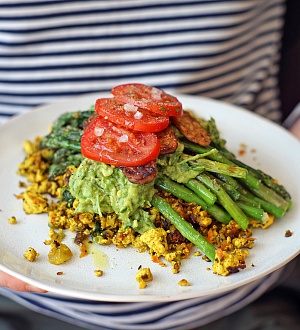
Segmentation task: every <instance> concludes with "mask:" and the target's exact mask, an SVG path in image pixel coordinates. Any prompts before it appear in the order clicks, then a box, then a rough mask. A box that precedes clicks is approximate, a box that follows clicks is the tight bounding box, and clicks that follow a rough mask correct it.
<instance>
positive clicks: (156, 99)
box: [111, 84, 182, 116]
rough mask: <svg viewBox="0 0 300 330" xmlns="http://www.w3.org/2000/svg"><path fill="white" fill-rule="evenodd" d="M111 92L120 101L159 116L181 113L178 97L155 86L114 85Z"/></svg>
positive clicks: (179, 114) (178, 114)
mask: <svg viewBox="0 0 300 330" xmlns="http://www.w3.org/2000/svg"><path fill="white" fill-rule="evenodd" d="M111 93H112V94H113V95H114V97H115V98H116V99H117V100H119V101H121V102H124V103H127V104H133V105H136V106H138V107H140V108H143V109H147V110H149V111H152V112H155V113H158V114H160V115H161V116H181V115H182V104H181V103H180V102H179V101H178V99H177V98H176V97H175V96H172V95H169V94H167V93H165V92H164V91H163V90H161V89H158V88H156V87H152V86H147V85H143V84H124V85H118V86H116V87H114V88H113V89H112V90H111Z"/></svg>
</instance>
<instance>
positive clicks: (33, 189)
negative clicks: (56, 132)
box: [17, 139, 273, 288]
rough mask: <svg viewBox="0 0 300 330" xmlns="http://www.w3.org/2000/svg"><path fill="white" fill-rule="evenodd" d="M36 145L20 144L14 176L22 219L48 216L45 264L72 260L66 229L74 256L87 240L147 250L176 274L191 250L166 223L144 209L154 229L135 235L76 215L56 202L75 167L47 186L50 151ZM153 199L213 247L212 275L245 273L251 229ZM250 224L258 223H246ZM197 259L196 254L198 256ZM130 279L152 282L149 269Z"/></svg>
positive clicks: (114, 223)
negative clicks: (17, 178) (23, 155)
mask: <svg viewBox="0 0 300 330" xmlns="http://www.w3.org/2000/svg"><path fill="white" fill-rule="evenodd" d="M39 141H40V139H36V140H35V141H34V142H29V141H26V142H25V143H24V149H25V152H26V158H25V160H24V161H23V162H22V163H21V164H20V165H19V169H18V174H20V175H23V176H25V177H26V180H27V182H28V183H29V185H28V186H27V185H25V184H24V185H22V187H23V188H24V189H25V191H24V192H23V193H22V194H20V195H19V196H17V198H22V199H23V208H24V210H25V212H26V214H40V213H47V214H48V225H49V227H50V231H49V238H50V239H49V240H47V241H45V244H47V245H49V246H50V252H49V254H48V259H49V262H50V263H52V264H56V265H59V264H62V263H64V262H66V261H67V260H69V259H70V258H71V257H72V252H71V250H70V249H69V247H68V246H66V245H65V244H63V243H62V240H63V237H64V234H63V231H64V230H65V229H68V230H70V231H71V232H74V233H76V238H75V240H74V242H75V244H77V245H78V246H79V247H80V251H81V253H80V257H84V256H85V255H86V254H87V253H88V252H87V249H86V247H85V243H84V240H85V239H86V238H87V237H90V238H91V240H92V241H94V242H96V243H98V244H101V245H109V244H114V245H115V246H116V247H118V248H127V247H133V248H137V249H138V251H139V252H145V251H148V252H149V253H150V255H151V259H152V261H153V262H155V263H158V264H159V265H161V266H164V267H165V266H167V265H166V263H165V262H164V261H166V262H167V263H169V264H170V265H171V270H172V272H173V273H174V274H177V273H179V272H180V267H181V262H182V259H188V258H189V257H190V252H191V249H192V246H193V245H192V244H191V243H190V242H189V241H188V240H187V239H186V238H184V237H183V236H182V235H181V233H180V232H179V231H178V230H177V229H176V228H175V227H174V226H173V225H172V224H171V223H170V221H169V220H168V219H166V218H164V217H163V216H162V215H161V214H160V213H159V212H158V211H157V210H156V209H155V208H153V207H150V208H147V212H149V214H150V215H151V216H153V218H155V220H154V225H155V227H156V228H153V229H150V230H148V231H146V232H144V233H143V234H141V235H140V234H138V233H137V232H135V231H134V230H133V229H131V228H127V229H124V228H122V224H121V221H120V220H119V219H118V217H117V215H116V214H115V213H109V214H101V215H98V214H91V213H80V214H78V213H76V212H75V209H76V207H77V206H78V201H77V200H76V199H75V200H74V199H72V200H68V201H66V200H62V198H61V197H62V196H63V193H64V191H65V187H66V186H67V183H68V180H69V178H70V175H71V174H72V173H74V171H76V168H75V167H74V166H73V167H69V168H68V170H67V171H66V173H65V175H62V176H58V177H57V178H55V179H54V180H53V181H49V180H48V170H49V166H50V161H49V159H51V155H52V151H48V150H45V149H43V150H40V149H39V148H38V144H39ZM159 194H160V195H161V196H162V197H163V198H165V199H166V200H167V201H168V202H169V203H170V204H171V205H172V207H173V208H174V209H175V210H176V211H177V212H178V213H179V214H180V216H181V217H183V218H184V219H185V220H186V221H187V222H189V223H190V224H192V225H193V227H194V228H195V229H196V230H197V231H199V233H200V234H201V235H203V236H204V237H206V238H207V240H208V241H209V242H210V243H212V244H213V245H214V246H215V247H216V248H217V253H216V260H215V262H214V263H213V266H212V269H213V271H214V273H216V274H219V275H224V276H227V275H228V274H230V273H234V272H236V271H238V270H239V269H242V268H245V256H246V255H247V254H248V253H249V252H248V251H247V249H251V248H252V247H253V244H254V239H253V238H252V237H251V235H252V231H251V227H249V228H247V230H245V231H243V230H242V229H241V228H240V227H239V226H238V225H237V223H236V222H234V221H231V222H230V223H229V224H227V225H225V224H221V223H219V222H216V221H215V220H213V219H212V218H211V217H210V216H209V215H208V214H207V212H206V211H205V210H203V209H202V208H201V207H200V206H199V205H196V204H194V203H187V202H183V201H182V200H180V199H178V198H175V197H174V196H172V195H171V194H169V193H163V192H160V193H159ZM49 196H51V197H55V198H58V201H56V202H53V201H52V202H50V201H49V200H48V197H49ZM71 197H72V196H71ZM272 221H273V219H272V217H271V216H270V217H269V219H268V222H267V223H266V224H264V225H263V226H264V228H266V227H267V226H268V225H269V224H271V223H272ZM252 225H253V226H255V225H258V224H256V223H255V222H252ZM200 254H201V253H200V252H199V253H198V255H200ZM32 256H33V254H32ZM28 257H29V258H31V257H30V252H28ZM202 259H203V260H207V257H206V256H203V257H202ZM207 261H208V260H207ZM95 275H96V276H101V275H102V274H101V271H100V270H97V271H95ZM136 279H137V281H139V283H140V287H141V288H143V287H146V285H147V281H151V280H152V279H153V276H152V274H151V271H150V269H148V268H145V269H144V268H142V269H140V270H139V272H138V273H137V275H136ZM179 285H189V283H188V282H185V281H183V280H182V281H180V283H179Z"/></svg>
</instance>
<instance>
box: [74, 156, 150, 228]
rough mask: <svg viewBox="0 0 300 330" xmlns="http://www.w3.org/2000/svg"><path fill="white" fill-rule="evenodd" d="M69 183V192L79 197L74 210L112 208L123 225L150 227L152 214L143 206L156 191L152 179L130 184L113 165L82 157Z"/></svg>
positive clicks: (125, 226) (100, 210) (98, 210)
mask: <svg viewBox="0 0 300 330" xmlns="http://www.w3.org/2000/svg"><path fill="white" fill-rule="evenodd" d="M69 186H70V192H71V194H72V196H73V197H75V198H76V199H77V200H78V201H79V205H78V207H77V208H76V212H78V213H84V212H89V213H97V214H100V215H102V214H103V213H112V212H115V213H116V214H117V215H118V217H119V219H120V220H121V221H122V224H123V228H127V227H131V228H132V229H133V230H135V231H136V232H138V233H143V232H145V231H147V230H149V229H151V228H154V225H153V219H152V217H151V216H150V215H149V214H148V213H147V212H146V211H144V210H143V207H145V206H147V205H150V201H151V199H152V196H153V195H154V194H155V192H156V190H155V188H154V180H153V182H150V183H148V184H144V185H140V184H134V183H131V182H130V181H128V179H127V178H126V176H125V175H124V174H123V172H122V171H121V170H120V169H118V168H117V167H114V166H110V165H106V164H104V163H100V162H95V161H93V160H90V159H84V160H83V161H82V163H81V164H80V166H79V167H78V169H77V170H76V171H75V173H74V174H73V175H72V176H71V178H70V182H69Z"/></svg>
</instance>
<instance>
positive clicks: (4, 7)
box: [0, 0, 285, 121]
mask: <svg viewBox="0 0 300 330" xmlns="http://www.w3.org/2000/svg"><path fill="white" fill-rule="evenodd" d="M284 10H285V6H284V0H272V1H271V0H259V1H258V0H257V1H253V0H249V1H223V0H217V1H199V0H188V1H184V0H175V1H174V0H152V1H136V0H123V1H116V0H112V1H15V0H12V1H0V114H1V115H0V116H1V117H0V120H1V121H4V120H6V119H7V118H9V117H10V116H12V115H14V114H17V113H22V112H24V111H27V110H28V109H31V108H32V107H34V106H37V105H40V104H44V103H49V102H56V101H58V100H59V99H61V98H66V97H69V96H72V95H78V94H84V93H90V92H98V91H99V92H102V91H108V90H110V89H111V88H112V87H113V86H114V85H116V84H120V83H127V82H141V83H145V84H149V85H154V86H157V87H161V88H164V89H168V90H174V91H176V92H178V93H187V94H194V95H201V96H206V97H211V98H216V99H220V100H224V101H226V102H230V103H233V104H236V105H239V106H242V107H245V108H248V109H250V110H253V111H256V112H258V113H259V114H261V115H263V116H266V117H268V118H270V119H272V120H275V121H278V120H280V111H279V110H280V104H279V101H278V91H277V73H278V60H279V55H278V52H279V49H280V40H281V30H282V26H283V18H282V17H283V14H284Z"/></svg>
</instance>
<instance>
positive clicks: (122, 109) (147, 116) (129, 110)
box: [95, 98, 169, 132]
mask: <svg viewBox="0 0 300 330" xmlns="http://www.w3.org/2000/svg"><path fill="white" fill-rule="evenodd" d="M95 111H96V112H97V113H98V114H99V115H101V116H102V117H105V118H106V117H107V118H108V119H109V120H110V121H112V122H113V123H115V124H119V125H122V126H124V127H126V128H129V129H133V130H136V131H142V132H159V131H162V130H163V129H165V128H166V127H167V126H169V117H166V116H159V115H158V114H155V113H154V112H151V111H149V110H145V109H141V108H139V107H137V106H135V105H132V104H127V103H123V102H121V101H118V100H117V99H115V98H102V99H98V100H96V103H95Z"/></svg>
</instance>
